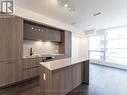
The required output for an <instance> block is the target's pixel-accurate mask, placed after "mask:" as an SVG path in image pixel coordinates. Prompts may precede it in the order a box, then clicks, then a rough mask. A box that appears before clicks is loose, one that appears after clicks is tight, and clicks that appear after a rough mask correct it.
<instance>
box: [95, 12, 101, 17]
mask: <svg viewBox="0 0 127 95" xmlns="http://www.w3.org/2000/svg"><path fill="white" fill-rule="evenodd" d="M99 15H101V12H97V13H94V14H93V16H99Z"/></svg>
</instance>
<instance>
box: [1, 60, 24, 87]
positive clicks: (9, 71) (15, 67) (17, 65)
mask: <svg viewBox="0 0 127 95" xmlns="http://www.w3.org/2000/svg"><path fill="white" fill-rule="evenodd" d="M22 69H23V64H22V60H19V61H7V62H0V87H2V86H7V85H10V84H13V83H15V82H19V81H21V80H23V73H22Z"/></svg>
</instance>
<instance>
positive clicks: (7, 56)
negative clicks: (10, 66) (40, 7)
mask: <svg viewBox="0 0 127 95" xmlns="http://www.w3.org/2000/svg"><path fill="white" fill-rule="evenodd" d="M22 44H23V20H22V19H20V18H17V17H11V18H2V19H0V61H7V60H18V59H21V58H22V53H23V46H22Z"/></svg>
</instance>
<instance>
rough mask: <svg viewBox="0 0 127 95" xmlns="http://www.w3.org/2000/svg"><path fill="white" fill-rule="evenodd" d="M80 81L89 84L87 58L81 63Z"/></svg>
mask: <svg viewBox="0 0 127 95" xmlns="http://www.w3.org/2000/svg"><path fill="white" fill-rule="evenodd" d="M82 82H83V83H85V84H87V85H89V60H87V61H84V62H83V64H82Z"/></svg>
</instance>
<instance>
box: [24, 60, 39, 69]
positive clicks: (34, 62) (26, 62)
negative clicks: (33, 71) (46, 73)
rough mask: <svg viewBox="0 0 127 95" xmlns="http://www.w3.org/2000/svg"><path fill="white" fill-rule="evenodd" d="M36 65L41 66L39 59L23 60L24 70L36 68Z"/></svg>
mask: <svg viewBox="0 0 127 95" xmlns="http://www.w3.org/2000/svg"><path fill="white" fill-rule="evenodd" d="M35 67H39V62H38V61H37V59H24V62H23V69H24V70H26V69H30V68H35Z"/></svg>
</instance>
